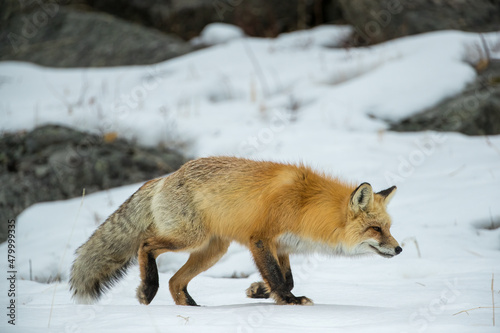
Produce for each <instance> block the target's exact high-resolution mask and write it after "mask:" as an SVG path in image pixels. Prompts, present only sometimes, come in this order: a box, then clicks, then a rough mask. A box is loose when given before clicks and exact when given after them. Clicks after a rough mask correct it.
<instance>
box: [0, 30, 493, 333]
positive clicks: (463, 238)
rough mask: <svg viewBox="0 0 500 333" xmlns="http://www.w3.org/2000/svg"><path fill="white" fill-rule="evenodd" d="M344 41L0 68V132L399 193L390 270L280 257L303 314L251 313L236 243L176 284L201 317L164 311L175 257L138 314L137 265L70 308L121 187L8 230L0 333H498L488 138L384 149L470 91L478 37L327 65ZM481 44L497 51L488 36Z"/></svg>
mask: <svg viewBox="0 0 500 333" xmlns="http://www.w3.org/2000/svg"><path fill="white" fill-rule="evenodd" d="M348 29H349V28H346V27H326V26H325V27H319V28H316V29H312V30H309V31H301V32H296V33H290V34H285V35H282V36H280V37H278V38H276V39H257V38H248V37H245V38H238V39H233V40H228V41H226V42H225V43H224V44H220V45H216V46H213V47H210V48H206V49H203V50H200V51H197V52H195V53H191V54H188V55H185V56H182V57H179V58H176V59H172V60H169V61H166V62H164V63H160V64H157V65H154V66H135V67H127V68H102V69H49V68H42V67H39V66H35V65H30V64H25V63H16V62H4V63H0V76H1V78H2V80H1V82H2V84H1V85H0V119H1V120H0V125H1V126H0V128H1V130H2V131H15V130H29V129H32V128H34V127H35V126H37V125H41V124H46V123H54V122H55V123H60V124H69V125H72V126H75V127H77V128H80V129H85V130H89V131H92V132H105V133H106V132H117V134H118V135H119V136H121V137H126V138H129V139H135V140H137V141H138V142H140V143H142V144H146V145H157V144H159V143H162V142H163V143H170V144H175V145H177V146H178V147H179V149H183V150H184V151H185V152H186V153H188V154H189V155H191V156H193V157H199V156H208V155H219V154H225V155H237V156H245V157H250V158H255V159H269V160H276V161H286V162H304V163H306V164H308V165H311V166H312V167H313V168H315V169H317V170H320V171H324V172H326V173H328V174H331V175H334V176H340V177H342V178H344V179H346V180H349V181H353V182H363V181H368V182H370V183H371V184H372V186H373V187H374V189H375V190H382V189H385V188H387V187H389V186H392V185H397V186H398V193H397V194H396V196H395V197H394V199H393V200H392V201H391V203H390V205H389V213H390V214H391V216H392V218H393V227H392V229H391V230H392V234H393V235H394V237H395V238H396V239H397V240H398V241H399V242H400V243H401V244H402V246H403V248H404V251H403V253H402V254H401V255H400V256H398V257H395V258H393V259H384V258H380V257H363V258H356V259H353V258H342V257H325V256H320V255H313V256H309V257H306V256H293V257H292V258H291V262H292V271H293V273H294V277H295V288H294V293H295V294H296V295H306V296H308V297H310V298H311V299H313V300H314V301H315V305H314V306H311V307H299V306H277V305H274V304H273V303H272V301H270V300H255V299H248V298H246V297H245V289H246V288H247V287H248V286H250V284H251V283H252V282H255V281H258V280H260V277H259V275H258V273H257V270H256V268H255V266H254V264H253V262H252V259H251V256H250V254H249V252H248V250H246V249H245V248H244V247H242V246H239V245H237V244H233V245H232V246H231V247H230V249H229V251H228V253H227V254H226V255H225V256H224V257H223V258H222V259H221V260H220V262H219V263H217V264H216V265H215V266H214V267H212V268H211V269H209V270H208V271H206V272H204V273H202V274H201V275H199V276H198V277H196V278H195V279H194V280H193V281H192V282H191V283H190V284H189V291H190V294H191V295H192V296H193V298H194V299H195V300H196V301H197V302H198V304H201V305H202V306H201V307H194V308H192V307H180V306H176V305H175V304H174V303H173V300H172V298H171V296H170V293H169V290H168V280H169V279H170V277H171V276H172V275H173V274H174V273H175V271H176V270H177V269H178V268H179V267H180V266H182V264H183V263H184V262H185V260H186V259H187V255H186V254H180V253H178V254H164V255H162V256H160V258H158V265H159V270H160V289H159V291H158V294H157V295H156V298H155V299H154V300H153V302H152V304H150V305H149V306H143V305H140V304H139V303H138V302H137V300H136V299H135V288H136V287H137V285H138V284H139V272H138V268H137V266H134V267H132V268H131V269H130V270H129V274H128V275H127V276H126V277H125V278H124V279H123V280H122V281H120V282H119V283H118V284H117V285H116V286H115V287H114V288H113V289H112V290H111V291H110V292H109V293H108V294H106V296H105V297H104V299H103V300H102V301H100V302H99V303H98V304H95V305H90V306H88V305H77V304H74V303H73V301H72V300H71V298H70V293H69V290H68V283H67V278H68V272H69V269H70V265H71V263H72V261H73V259H74V251H75V249H76V248H77V247H78V246H80V245H81V244H82V243H83V242H85V240H86V239H87V238H88V237H89V236H90V235H91V234H92V232H93V231H94V230H95V228H96V227H97V226H98V225H99V223H101V222H102V221H104V219H105V218H106V217H107V216H108V215H110V214H111V213H112V212H113V211H114V210H115V209H116V208H117V207H118V206H119V205H120V204H121V203H122V202H123V201H124V200H125V199H126V198H127V197H128V196H130V195H131V194H132V193H133V192H134V191H135V190H137V188H138V187H139V186H140V185H141V184H134V185H128V186H123V187H120V188H116V189H112V190H109V191H104V192H100V193H94V194H91V195H86V196H85V197H83V198H75V199H71V200H66V201H59V202H49V203H39V204H36V205H33V206H31V207H30V208H28V209H26V210H25V211H24V212H23V213H22V214H21V215H20V216H19V217H18V218H17V226H16V256H17V257H16V269H17V271H18V273H17V277H18V280H17V286H16V291H17V295H16V305H17V308H16V309H17V319H16V324H17V325H16V326H18V327H11V325H8V324H7V320H6V319H5V317H4V319H3V320H2V322H1V323H0V327H1V328H0V329H1V331H2V332H10V331H12V332H13V331H18V330H19V329H21V330H22V331H23V332H31V331H33V332H35V331H36V332H44V331H47V332H49V331H50V332H52V331H55V332H67V331H71V332H88V331H95V332H100V331H109V332H150V331H168V332H170V331H173V332H188V331H189V332H191V331H202V332H280V331H287V332H299V331H301V332H303V331H317V332H331V331H332V330H335V331H338V332H366V331H370V332H450V331H453V332H471V331H474V332H497V331H498V329H497V328H496V327H493V326H492V309H491V305H492V292H491V283H492V282H491V280H492V275H493V274H494V275H495V283H494V297H495V301H496V303H497V304H498V303H499V302H500V301H499V299H498V295H499V289H500V288H499V287H498V282H496V281H498V279H500V266H499V265H498V263H499V262H500V242H499V240H500V228H498V224H499V223H500V221H499V220H500V207H499V205H498V202H499V199H500V192H499V191H498V188H499V185H500V137H498V136H491V137H467V136H464V135H461V134H457V133H435V132H421V133H392V132H388V131H386V129H387V124H386V123H385V122H384V121H383V120H382V119H389V120H393V121H394V120H397V119H401V118H402V117H405V116H407V115H410V114H413V113H415V112H418V111H420V110H422V109H425V108H427V107H430V106H432V105H434V104H436V103H438V102H439V101H441V100H442V99H444V98H446V97H448V96H451V95H453V94H455V93H458V92H460V91H461V90H462V89H464V87H465V86H466V84H467V83H468V82H471V81H472V80H474V78H475V72H474V70H473V69H472V68H471V66H470V65H469V62H472V63H473V62H475V61H477V60H478V54H479V53H480V52H476V51H477V50H476V48H475V45H480V44H478V43H480V39H479V38H480V37H479V35H477V34H472V33H462V32H455V31H445V32H436V33H430V34H425V35H419V36H413V37H407V38H402V39H398V40H394V41H391V42H388V43H384V44H381V45H378V46H373V47H370V48H361V49H343V48H333V46H338V45H340V44H341V40H342V38H344V37H345V35H346V33H347V32H348ZM485 37H486V39H487V40H488V41H489V42H490V43H494V42H495V40H496V39H497V38H498V35H497V34H486V35H485ZM478 98H487V96H478ZM492 224H493V225H494V226H496V229H492V230H490V229H488V226H490V225H492ZM0 251H1V253H4V254H5V253H6V251H7V244H5V243H4V244H2V245H0ZM5 257H6V255H5ZM2 265H4V271H5V272H6V271H7V270H8V269H7V267H6V266H5V265H6V261H5V260H4V261H3V264H2ZM234 276H236V277H239V278H231V277H234ZM59 279H60V282H54V281H58V280H59ZM2 281H4V282H2V283H3V284H5V285H4V286H5V287H4V288H3V290H7V289H8V286H7V285H6V282H5V281H6V279H2ZM47 282H49V283H47ZM6 294H7V293H6V292H3V293H2V297H3V298H2V304H8V301H9V300H8V299H7V297H6ZM478 307H484V308H480V309H474V310H471V311H469V312H468V314H466V313H459V314H457V313H458V312H460V311H463V310H468V309H473V308H478ZM488 307H490V308H488ZM496 312H497V313H498V312H499V311H498V310H497V311H496ZM455 314H456V315H455ZM497 322H498V315H497ZM49 325H50V327H49Z"/></svg>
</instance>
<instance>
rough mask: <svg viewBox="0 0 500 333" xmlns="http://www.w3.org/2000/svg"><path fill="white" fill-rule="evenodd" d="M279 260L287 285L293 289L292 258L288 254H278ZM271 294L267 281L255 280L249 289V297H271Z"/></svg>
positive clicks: (290, 289)
mask: <svg viewBox="0 0 500 333" xmlns="http://www.w3.org/2000/svg"><path fill="white" fill-rule="evenodd" d="M278 262H279V266H280V269H281V273H282V274H283V277H284V278H285V285H286V289H287V290H288V291H292V289H293V275H292V269H291V268H290V258H289V255H288V254H281V255H278ZM270 296H271V292H270V291H269V287H268V286H267V285H266V283H265V282H263V281H260V282H254V283H252V284H251V285H250V287H249V288H248V289H247V297H250V298H269V297H270Z"/></svg>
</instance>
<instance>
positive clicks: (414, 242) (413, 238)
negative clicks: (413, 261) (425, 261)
mask: <svg viewBox="0 0 500 333" xmlns="http://www.w3.org/2000/svg"><path fill="white" fill-rule="evenodd" d="M407 241H411V242H413V244H415V247H416V248H417V254H418V257H419V258H422V254H421V253H420V247H419V246H418V241H417V239H416V238H415V237H410V238H407V239H405V240H403V241H402V242H401V246H403V247H404V246H405V245H406V242H407Z"/></svg>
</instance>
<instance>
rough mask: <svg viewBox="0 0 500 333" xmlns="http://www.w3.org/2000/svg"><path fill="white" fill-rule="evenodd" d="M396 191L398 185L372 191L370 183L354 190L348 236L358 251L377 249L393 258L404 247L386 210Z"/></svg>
mask: <svg viewBox="0 0 500 333" xmlns="http://www.w3.org/2000/svg"><path fill="white" fill-rule="evenodd" d="M395 193H396V186H392V187H390V188H388V189H386V190H383V191H381V192H378V193H373V189H372V187H371V185H370V184H368V183H363V184H361V185H359V186H358V188H357V189H356V190H354V191H353V192H352V194H351V197H350V200H349V204H348V209H347V223H346V236H347V240H348V242H349V243H350V245H351V246H352V247H353V248H354V251H355V252H356V253H357V254H364V253H370V252H374V253H376V254H379V255H381V256H382V257H385V258H392V257H394V256H395V255H398V254H400V253H401V252H402V251H403V249H402V248H401V247H400V246H399V244H398V242H397V241H396V240H395V239H394V237H392V235H391V232H390V228H391V218H390V217H389V214H387V212H386V207H387V204H388V203H389V201H390V200H391V199H392V197H393V196H394V194H395Z"/></svg>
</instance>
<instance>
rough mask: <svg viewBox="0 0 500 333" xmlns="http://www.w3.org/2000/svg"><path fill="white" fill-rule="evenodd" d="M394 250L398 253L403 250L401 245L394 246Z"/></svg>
mask: <svg viewBox="0 0 500 333" xmlns="http://www.w3.org/2000/svg"><path fill="white" fill-rule="evenodd" d="M394 251H395V252H396V254H400V253H401V252H403V249H402V248H401V246H396V248H395V249H394Z"/></svg>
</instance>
